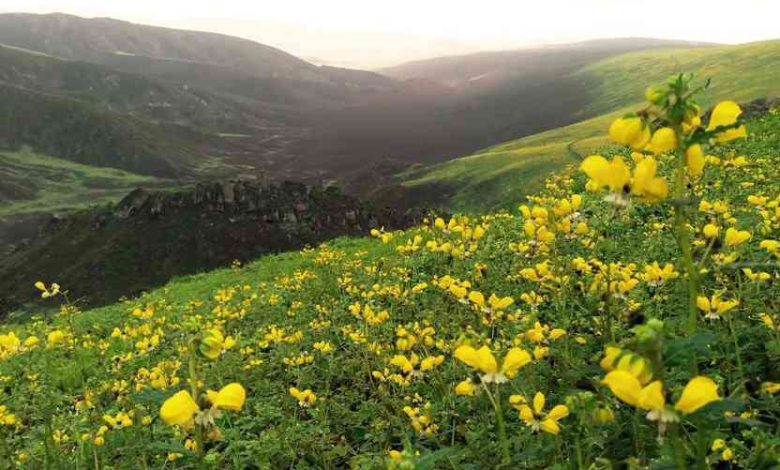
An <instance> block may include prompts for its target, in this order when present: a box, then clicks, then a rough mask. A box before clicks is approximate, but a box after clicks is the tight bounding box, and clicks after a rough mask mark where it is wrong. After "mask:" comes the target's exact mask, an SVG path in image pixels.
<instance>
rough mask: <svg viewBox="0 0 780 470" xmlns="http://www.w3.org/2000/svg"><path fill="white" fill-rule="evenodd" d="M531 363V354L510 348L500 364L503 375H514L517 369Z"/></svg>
mask: <svg viewBox="0 0 780 470" xmlns="http://www.w3.org/2000/svg"><path fill="white" fill-rule="evenodd" d="M529 362H531V354H530V353H529V352H528V351H526V350H524V349H520V348H512V349H510V350H509V352H508V353H506V357H505V358H504V363H503V364H501V372H502V373H503V374H510V375H511V374H514V373H515V372H517V370H518V369H520V368H522V367H525V366H526V365H527V364H528V363H529Z"/></svg>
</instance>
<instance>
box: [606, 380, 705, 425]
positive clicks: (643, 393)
mask: <svg viewBox="0 0 780 470" xmlns="http://www.w3.org/2000/svg"><path fill="white" fill-rule="evenodd" d="M601 383H603V384H604V385H606V386H607V387H609V389H610V391H611V392H612V394H613V395H615V396H616V397H617V398H618V399H620V400H621V401H623V402H625V403H628V404H629V405H631V406H633V407H636V408H641V409H644V410H647V411H649V413H648V415H647V418H648V419H650V420H659V419H660V420H663V421H667V420H670V419H673V418H672V417H671V416H669V415H668V413H667V412H666V410H665V407H666V400H665V399H664V391H663V383H662V382H661V381H660V380H656V381H654V382H652V383H650V384H649V385H647V386H645V387H642V384H640V383H639V380H638V379H637V378H636V377H634V376H633V375H632V374H629V373H628V372H625V371H621V370H615V371H612V372H610V373H609V374H607V375H606V376H605V377H604V379H603V380H602V381H601ZM717 400H720V397H719V396H718V387H717V385H716V384H715V382H714V381H713V380H712V379H710V378H708V377H704V376H698V377H694V378H693V379H691V380H690V381H689V382H688V384H687V385H686V386H685V388H684V389H683V393H682V395H681V396H680V399H679V400H677V403H676V404H675V405H674V408H675V409H676V410H677V411H680V412H682V413H683V414H691V413H693V412H695V411H697V410H698V409H700V408H702V407H703V406H705V405H707V404H709V403H712V402H713V401H717Z"/></svg>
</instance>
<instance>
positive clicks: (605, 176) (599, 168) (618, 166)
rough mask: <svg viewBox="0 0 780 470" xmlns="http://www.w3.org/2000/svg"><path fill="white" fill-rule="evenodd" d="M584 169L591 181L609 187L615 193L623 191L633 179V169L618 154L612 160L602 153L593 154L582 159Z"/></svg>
mask: <svg viewBox="0 0 780 470" xmlns="http://www.w3.org/2000/svg"><path fill="white" fill-rule="evenodd" d="M580 170H582V171H583V172H584V173H585V174H586V175H588V178H590V179H591V181H593V182H595V184H596V185H597V186H598V187H599V188H601V187H604V186H607V187H609V190H610V191H611V192H613V193H622V192H624V189H625V188H626V186H627V185H628V183H629V182H630V181H631V171H630V170H629V169H628V167H627V166H626V163H625V162H624V161H623V158H621V157H619V156H616V157H614V158H613V159H612V161H611V162H609V161H607V159H606V158H604V157H602V156H601V155H591V156H589V157H587V158H586V159H585V160H583V161H582V164H581V165H580Z"/></svg>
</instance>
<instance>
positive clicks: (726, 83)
mask: <svg viewBox="0 0 780 470" xmlns="http://www.w3.org/2000/svg"><path fill="white" fill-rule="evenodd" d="M675 71H677V72H679V71H684V72H693V73H695V74H696V75H697V77H699V78H700V79H702V80H704V79H705V78H707V77H711V76H717V77H718V79H717V81H716V82H714V83H713V86H712V87H711V88H710V89H709V90H708V91H707V92H706V93H704V94H703V95H702V104H703V105H704V106H709V105H711V104H712V103H713V102H714V101H716V100H718V99H725V98H727V97H728V98H733V99H737V100H741V101H749V100H752V99H756V98H761V97H767V96H769V97H771V96H778V95H780V82H778V81H777V80H776V79H775V77H777V76H778V74H780V41H770V42H761V43H754V44H745V45H739V46H720V47H707V48H694V49H669V50H667V49H664V50H658V51H643V52H634V53H629V54H625V55H620V56H617V57H613V58H608V59H604V60H602V61H599V62H596V63H594V64H591V65H588V66H586V67H584V68H582V69H580V70H577V71H575V72H574V73H573V75H572V76H573V77H577V79H578V80H581V82H582V83H583V91H584V93H585V96H583V97H582V100H583V103H584V104H583V108H582V109H581V110H579V111H577V112H576V113H574V115H576V116H587V115H592V114H596V113H604V112H608V114H603V115H601V116H597V117H593V118H590V119H587V120H584V121H581V122H578V123H576V124H573V125H569V126H566V127H561V128H560V129H554V130H550V131H546V132H542V133H539V134H537V135H533V136H529V137H524V138H521V139H517V140H512V141H509V142H505V143H502V144H499V145H494V146H491V147H488V148H486V149H484V150H481V151H479V152H476V153H474V154H473V155H469V156H464V157H461V158H458V159H454V160H451V161H448V162H444V163H441V164H437V165H431V166H428V167H422V168H414V169H411V170H409V171H407V172H405V173H402V174H401V175H400V179H401V180H402V182H403V183H402V184H403V187H404V188H405V189H406V190H407V191H408V194H407V197H408V198H409V199H410V200H415V199H422V200H430V201H434V202H436V203H438V204H440V205H442V206H445V207H449V208H456V209H461V210H475V209H485V208H496V207H506V206H507V205H509V204H511V203H513V202H515V201H517V200H520V199H522V197H523V196H524V195H525V194H529V192H532V191H534V190H537V189H539V188H540V187H541V185H542V184H543V181H544V178H545V177H546V175H548V174H549V172H550V171H553V170H555V169H557V168H560V167H561V166H562V165H565V164H566V163H572V162H576V160H577V159H578V158H579V155H582V154H584V153H587V152H589V151H592V150H593V149H595V148H597V147H599V146H600V145H602V144H603V143H604V140H603V139H602V138H601V136H603V134H604V130H605V129H607V127H608V126H609V123H610V122H611V120H612V119H614V117H616V116H619V115H620V114H622V113H625V112H628V111H632V110H634V109H639V108H640V107H641V106H642V105H641V104H639V103H638V102H637V101H636V97H637V96H641V94H642V93H643V89H642V88H643V87H644V85H643V84H644V83H654V82H662V81H663V80H664V79H665V78H666V77H667V76H669V75H670V74H672V73H673V72H675Z"/></svg>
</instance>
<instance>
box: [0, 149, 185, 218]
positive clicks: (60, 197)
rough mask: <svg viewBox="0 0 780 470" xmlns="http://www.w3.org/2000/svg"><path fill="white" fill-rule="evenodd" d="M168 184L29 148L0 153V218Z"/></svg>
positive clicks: (110, 198)
mask: <svg viewBox="0 0 780 470" xmlns="http://www.w3.org/2000/svg"><path fill="white" fill-rule="evenodd" d="M170 184H172V182H170V181H166V180H164V179H159V178H154V177H151V176H144V175H138V174H135V173H130V172H127V171H123V170H119V169H115V168H104V167H95V166H90V165H82V164H80V163H75V162H71V161H69V160H64V159H60V158H56V157H51V156H48V155H44V154H38V153H35V152H33V151H32V150H30V149H29V148H25V149H22V150H20V151H16V152H11V151H3V150H0V218H2V217H7V216H12V215H16V214H21V213H33V212H57V211H60V210H63V209H73V208H78V207H83V206H87V205H93V204H104V203H107V202H109V201H115V200H117V199H119V198H121V197H123V196H124V195H125V194H127V193H128V192H130V191H132V190H133V189H135V188H137V187H138V186H141V185H143V186H146V187H155V186H158V187H159V186H165V185H170Z"/></svg>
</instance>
